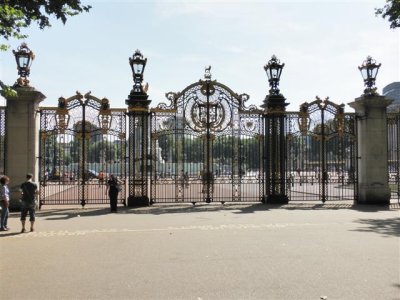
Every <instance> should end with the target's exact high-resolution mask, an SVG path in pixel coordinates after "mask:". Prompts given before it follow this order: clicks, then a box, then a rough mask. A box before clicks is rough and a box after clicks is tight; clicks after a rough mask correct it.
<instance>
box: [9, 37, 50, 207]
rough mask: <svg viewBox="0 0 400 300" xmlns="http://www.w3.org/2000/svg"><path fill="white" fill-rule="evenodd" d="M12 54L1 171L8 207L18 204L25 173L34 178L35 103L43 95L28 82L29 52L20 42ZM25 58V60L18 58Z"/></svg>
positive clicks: (36, 123)
mask: <svg viewBox="0 0 400 300" xmlns="http://www.w3.org/2000/svg"><path fill="white" fill-rule="evenodd" d="M13 52H14V54H15V57H16V61H17V66H18V74H19V75H20V77H19V78H18V79H17V81H16V83H15V84H14V86H13V89H14V90H15V91H16V94H15V95H4V96H5V98H6V100H7V109H6V128H5V129H6V131H5V132H6V149H5V174H6V175H7V176H8V177H10V179H11V182H10V186H9V188H10V208H11V209H17V208H19V199H20V198H21V197H20V196H21V194H20V191H19V187H20V185H21V183H22V182H24V181H25V180H26V174H27V173H32V174H33V179H34V180H38V179H39V178H38V173H39V163H38V156H39V155H38V153H39V129H38V126H39V114H37V110H38V107H39V103H40V102H41V101H43V100H44V99H45V98H46V96H45V95H43V94H42V93H41V92H39V91H37V90H36V89H35V88H34V87H32V86H30V85H29V80H28V78H27V77H28V76H29V72H30V63H31V62H32V60H33V58H34V54H33V52H32V51H31V50H30V49H29V48H28V47H27V46H26V44H24V43H23V44H21V46H20V47H19V48H18V51H13ZM23 59H25V64H22V63H21V62H22V61H23Z"/></svg>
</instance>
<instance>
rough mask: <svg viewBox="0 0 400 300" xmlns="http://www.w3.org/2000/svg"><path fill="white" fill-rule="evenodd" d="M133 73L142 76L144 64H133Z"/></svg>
mask: <svg viewBox="0 0 400 300" xmlns="http://www.w3.org/2000/svg"><path fill="white" fill-rule="evenodd" d="M133 72H135V74H136V75H140V74H142V73H143V64H141V63H138V62H135V63H133Z"/></svg>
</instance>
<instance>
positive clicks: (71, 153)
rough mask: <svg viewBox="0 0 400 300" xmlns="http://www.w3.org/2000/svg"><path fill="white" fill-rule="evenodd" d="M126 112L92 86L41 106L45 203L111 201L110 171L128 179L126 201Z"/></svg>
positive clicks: (42, 193)
mask: <svg viewBox="0 0 400 300" xmlns="http://www.w3.org/2000/svg"><path fill="white" fill-rule="evenodd" d="M125 118H126V110H125V109H111V108H110V105H109V101H108V100H107V99H105V98H104V99H101V100H100V99H98V98H96V97H94V96H92V95H90V92H89V93H87V94H85V95H84V96H83V95H81V94H80V93H78V92H77V94H76V95H74V96H72V97H70V98H67V99H65V98H60V99H59V102H58V107H48V108H46V107H43V108H41V109H40V151H39V152H40V156H39V163H40V174H39V180H40V206H42V205H53V204H80V205H82V206H84V205H86V204H105V203H109V199H108V195H107V193H106V182H107V177H108V176H109V175H110V174H114V175H116V176H118V177H119V179H120V180H121V181H122V182H123V184H122V192H121V193H120V194H119V201H120V203H123V204H125V199H126V197H125V190H126V187H125V178H126V125H125V122H126V119H125Z"/></svg>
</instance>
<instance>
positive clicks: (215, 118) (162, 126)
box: [151, 80, 263, 203]
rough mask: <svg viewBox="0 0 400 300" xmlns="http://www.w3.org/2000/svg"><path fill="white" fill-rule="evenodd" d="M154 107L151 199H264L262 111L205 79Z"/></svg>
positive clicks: (245, 97) (225, 88)
mask: <svg viewBox="0 0 400 300" xmlns="http://www.w3.org/2000/svg"><path fill="white" fill-rule="evenodd" d="M167 97H168V100H169V102H170V103H168V104H163V103H162V104H160V105H159V106H158V107H157V108H154V109H152V110H151V112H152V115H151V158H152V163H151V165H152V169H151V202H152V203H167V202H191V203H196V202H207V203H209V202H221V203H225V202H240V201H252V202H257V201H261V198H262V196H263V191H262V188H263V182H262V176H261V172H262V156H263V154H262V151H263V147H262V145H263V143H262V130H263V122H262V115H261V114H260V113H259V112H258V111H257V109H256V108H255V107H254V106H252V107H245V103H246V101H247V99H248V95H246V94H241V95H238V94H236V93H234V92H233V91H232V90H231V89H229V88H228V87H227V86H225V85H223V84H221V83H218V82H216V81H210V80H205V81H203V80H201V81H199V82H198V83H195V84H192V85H190V86H188V87H186V88H185V89H184V90H183V91H182V92H180V93H168V94H167Z"/></svg>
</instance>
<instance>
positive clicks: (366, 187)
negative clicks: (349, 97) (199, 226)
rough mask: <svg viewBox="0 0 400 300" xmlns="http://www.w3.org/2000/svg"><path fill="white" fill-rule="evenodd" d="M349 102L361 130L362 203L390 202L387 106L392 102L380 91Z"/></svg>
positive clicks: (359, 191)
mask: <svg viewBox="0 0 400 300" xmlns="http://www.w3.org/2000/svg"><path fill="white" fill-rule="evenodd" d="M355 100H356V101H355V102H352V103H349V105H350V106H351V107H352V108H354V109H355V111H356V116H357V132H358V140H357V143H358V158H359V161H358V199H357V202H358V203H359V204H375V205H388V204H389V203H390V188H389V184H388V176H389V175H388V137H387V112H386V108H387V107H388V106H389V105H390V104H391V103H392V100H388V99H386V98H385V97H383V96H379V95H368V96H365V95H363V96H361V97H359V98H357V99H355Z"/></svg>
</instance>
